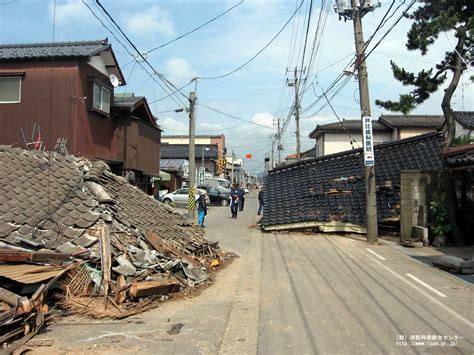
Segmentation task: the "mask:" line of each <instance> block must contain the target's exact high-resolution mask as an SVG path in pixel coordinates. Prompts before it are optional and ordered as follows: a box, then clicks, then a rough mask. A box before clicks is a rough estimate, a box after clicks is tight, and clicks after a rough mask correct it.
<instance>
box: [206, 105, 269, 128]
mask: <svg viewBox="0 0 474 355" xmlns="http://www.w3.org/2000/svg"><path fill="white" fill-rule="evenodd" d="M198 105H199V106H202V107H205V108H207V109H208V110H211V111H214V112H217V113H220V114H221V115H224V116H227V117H230V118H233V119H236V120H238V121H242V122H246V123H249V124H253V125H255V126H260V127H263V128H267V129H275V128H274V127H269V126H265V125H263V124H260V123H256V122H252V121H248V120H244V119H243V118H240V117H236V116H233V115H231V114H228V113H225V112H223V111H220V110H218V109H216V108H213V107H210V106H207V105H204V104H202V103H199V102H198Z"/></svg>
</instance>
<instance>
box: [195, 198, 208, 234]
mask: <svg viewBox="0 0 474 355" xmlns="http://www.w3.org/2000/svg"><path fill="white" fill-rule="evenodd" d="M197 205H198V225H199V226H201V227H202V228H204V218H206V215H207V202H206V194H205V193H202V194H201V195H199V197H198V200H197Z"/></svg>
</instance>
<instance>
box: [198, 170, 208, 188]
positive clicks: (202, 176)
mask: <svg viewBox="0 0 474 355" xmlns="http://www.w3.org/2000/svg"><path fill="white" fill-rule="evenodd" d="M197 176H198V185H205V184H206V168H204V167H200V168H199V171H198V174H197Z"/></svg>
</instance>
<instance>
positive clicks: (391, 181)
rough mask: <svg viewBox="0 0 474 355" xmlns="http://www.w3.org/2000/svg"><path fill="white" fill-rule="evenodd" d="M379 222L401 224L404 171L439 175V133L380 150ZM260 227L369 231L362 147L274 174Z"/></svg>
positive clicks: (270, 176) (377, 168)
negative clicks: (366, 214)
mask: <svg viewBox="0 0 474 355" xmlns="http://www.w3.org/2000/svg"><path fill="white" fill-rule="evenodd" d="M375 159H376V166H375V172H376V173H375V174H376V184H377V187H376V189H377V190H376V191H377V213H378V215H377V217H378V221H379V223H382V222H395V221H399V220H400V172H401V171H402V170H412V169H416V170H429V171H440V170H441V169H442V167H443V159H442V154H441V141H440V137H439V136H438V134H436V133H430V134H425V135H420V136H416V137H412V138H408V139H403V140H399V141H395V142H390V143H383V144H379V145H377V146H375ZM264 186H265V199H264V212H263V217H262V220H261V222H260V223H261V225H262V228H263V230H265V231H274V230H291V229H304V228H317V229H319V230H320V231H322V232H356V233H365V227H364V223H365V219H366V216H365V184H364V162H363V154H362V149H354V150H350V151H345V152H342V153H337V154H333V155H327V156H324V157H320V158H315V159H309V160H304V161H301V162H298V163H294V164H291V165H286V166H283V167H280V168H275V169H273V170H271V171H270V172H269V174H268V176H267V177H266V178H265V181H264Z"/></svg>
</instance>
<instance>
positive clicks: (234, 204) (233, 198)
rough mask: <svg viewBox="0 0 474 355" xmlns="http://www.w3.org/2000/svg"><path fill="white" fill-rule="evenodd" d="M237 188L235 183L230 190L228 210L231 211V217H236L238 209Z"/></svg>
mask: <svg viewBox="0 0 474 355" xmlns="http://www.w3.org/2000/svg"><path fill="white" fill-rule="evenodd" d="M237 190H238V189H237V186H235V185H234V186H233V187H232V189H231V190H230V212H231V213H232V218H237V213H238V211H239V195H238V193H237Z"/></svg>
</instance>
